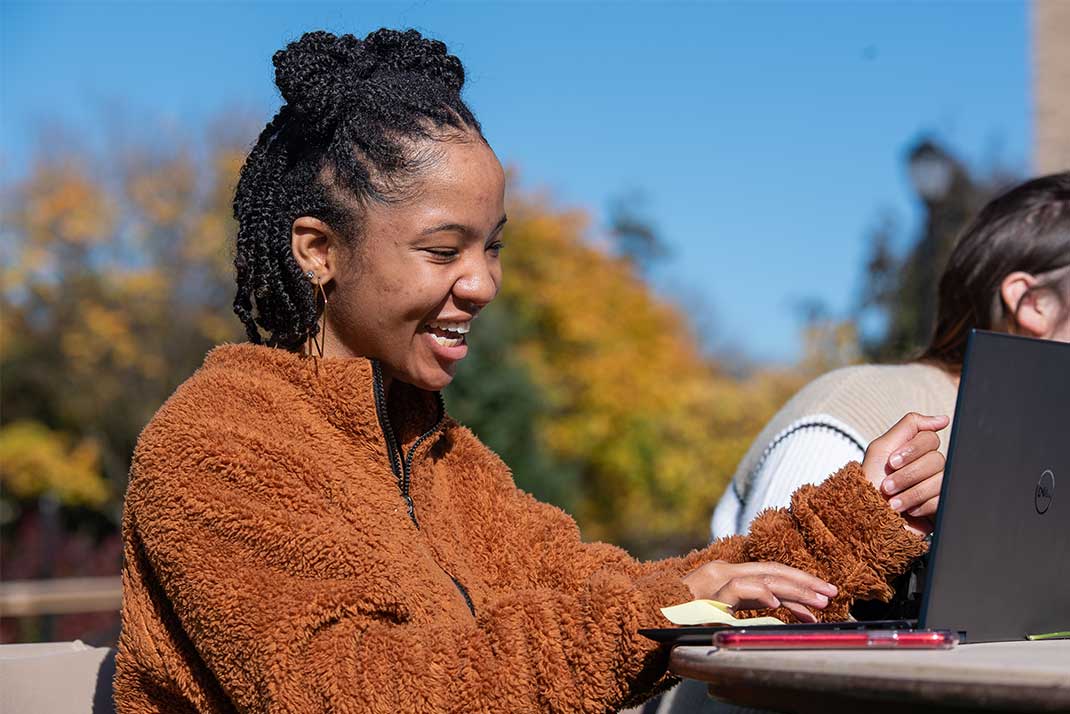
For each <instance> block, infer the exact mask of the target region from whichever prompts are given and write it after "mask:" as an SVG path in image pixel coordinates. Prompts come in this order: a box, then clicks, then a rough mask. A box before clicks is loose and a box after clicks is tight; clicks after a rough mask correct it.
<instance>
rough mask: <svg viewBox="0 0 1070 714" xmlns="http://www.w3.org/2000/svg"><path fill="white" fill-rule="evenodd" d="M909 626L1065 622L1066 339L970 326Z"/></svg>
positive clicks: (1069, 431)
mask: <svg viewBox="0 0 1070 714" xmlns="http://www.w3.org/2000/svg"><path fill="white" fill-rule="evenodd" d="M928 571H929V572H928V582H927V583H926V587H925V593H924V596H923V599H922V605H921V612H920V613H919V615H920V617H919V626H921V627H930V628H938V629H949V630H964V631H965V632H966V638H967V640H968V641H970V642H987V641H996V640H1018V639H1022V638H1024V637H1025V636H1026V635H1029V634H1041V633H1046V632H1055V631H1062V630H1070V344H1062V343H1058V342H1051V341H1046V340H1034V339H1028V338H1024V337H1016V336H1013V335H1006V334H999V333H992V332H982V331H978V330H975V331H973V333H972V334H971V335H970V340H969V343H968V345H967V349H966V360H965V364H964V365H963V371H962V380H961V382H960V384H959V392H958V401H957V403H956V407H955V424H954V427H953V428H952V432H951V445H950V448H949V449H948V462H947V467H946V469H945V472H944V482H943V487H942V489H941V492H940V509H939V512H938V514H937V520H936V527H935V529H934V531H933V542H932V547H931V550H930V555H929V568H928Z"/></svg>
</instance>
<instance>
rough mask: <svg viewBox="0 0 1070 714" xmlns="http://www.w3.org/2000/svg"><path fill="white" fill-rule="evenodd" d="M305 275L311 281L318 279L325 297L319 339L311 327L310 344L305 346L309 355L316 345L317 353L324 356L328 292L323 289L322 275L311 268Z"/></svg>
mask: <svg viewBox="0 0 1070 714" xmlns="http://www.w3.org/2000/svg"><path fill="white" fill-rule="evenodd" d="M305 277H307V278H308V279H309V281H312V280H315V281H316V285H317V286H318V287H319V289H320V295H321V296H322V297H323V326H322V327H320V330H319V333H320V334H319V339H317V338H316V335H315V334H314V333H313V332H312V329H311V328H310V329H309V331H308V344H307V345H306V346H305V349H306V350H308V355H309V356H310V357H311V356H312V346H313V345H315V346H316V353H317V354H318V355H319V356H320V357H323V347H324V345H326V344H327V292H326V291H325V290H324V289H323V281H322V280H320V277H319V276H318V275H316V274H315V273H313V272H312V271H311V270H310V271H308V272H307V273H305Z"/></svg>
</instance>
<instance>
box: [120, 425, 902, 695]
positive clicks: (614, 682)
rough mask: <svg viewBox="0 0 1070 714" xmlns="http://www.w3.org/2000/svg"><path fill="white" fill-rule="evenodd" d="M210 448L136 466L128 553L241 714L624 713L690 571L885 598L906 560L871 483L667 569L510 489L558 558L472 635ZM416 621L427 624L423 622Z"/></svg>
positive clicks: (367, 554) (376, 546)
mask: <svg viewBox="0 0 1070 714" xmlns="http://www.w3.org/2000/svg"><path fill="white" fill-rule="evenodd" d="M203 441H213V442H215V443H219V442H220V439H219V437H218V435H214V434H207V433H206V434H198V433H191V434H189V435H188V436H187V437H186V439H185V441H184V442H181V443H179V442H174V443H170V444H169V445H168V448H167V449H165V450H164V449H161V450H147V451H143V452H142V453H141V455H140V457H139V458H136V459H135V468H134V472H133V474H132V479H131V487H130V492H129V495H128V502H127V508H128V511H129V512H128V520H127V523H128V528H129V529H130V530H131V533H129V534H128V536H129V537H130V538H131V539H133V540H134V541H135V542H136V543H137V544H138V548H139V549H140V550H141V552H142V553H143V554H144V557H145V560H146V561H147V563H148V564H149V567H150V570H151V572H152V573H153V574H154V577H155V579H156V580H157V581H158V584H159V587H160V589H161V590H162V593H163V598H162V601H161V602H160V603H159V605H158V606H159V608H160V609H161V610H162V611H165V612H166V613H167V615H166V618H167V619H170V618H173V619H174V620H175V621H177V622H178V623H179V626H180V628H181V633H182V634H181V637H182V639H186V640H188V642H189V643H190V647H191V651H190V652H189V654H188V656H189V657H190V658H191V660H192V661H201V662H203V663H204V665H205V666H206V667H207V668H208V669H210V670H211V672H212V673H213V675H214V677H215V680H216V682H217V683H218V686H219V687H220V688H221V690H222V691H223V692H224V693H225V695H226V696H227V697H228V698H229V699H230V700H231V702H233V703H234V705H235V708H236V709H237V710H239V711H243V712H283V711H287V712H288V711H301V712H318V711H367V712H384V713H385V712H414V713H415V712H428V711H436V712H470V711H511V712H536V711H542V712H604V711H610V710H613V709H614V708H616V707H619V706H620V705H621V704H623V703H625V702H627V701H629V700H631V699H632V698H634V697H636V696H638V695H642V694H644V693H645V692H646V690H648V689H649V688H650V687H651V686H653V685H654V684H656V683H657V682H659V681H663V678H664V671H665V664H666V660H667V652H666V651H665V650H664V649H660V648H657V647H655V646H653V645H652V644H651V643H649V642H646V641H645V640H643V639H642V638H640V637H639V636H638V635H637V634H636V630H637V629H638V628H640V627H644V626H658V625H659V624H662V621H661V616H660V614H659V613H658V608H660V607H663V606H665V605H668V604H673V603H676V602H680V601H683V600H686V599H687V598H688V597H689V594H688V591H687V588H686V587H685V586H684V585H683V584H682V583H681V582H680V575H681V574H682V572H685V571H686V569H688V568H689V567H691V565H692V564H694V563H697V562H701V561H702V560H703V559H710V558H718V557H723V558H727V559H733V560H738V559H743V558H745V557H749V556H750V555H751V554H760V555H762V556H763V557H770V556H775V557H774V559H781V560H785V561H789V562H792V563H793V564H794V563H795V562H800V563H805V564H807V565H810V566H812V568H813V569H815V570H818V571H819V572H820V570H821V569H822V568H829V569H830V570H829V572H834V573H836V574H837V575H843V576H844V578H848V579H850V578H854V580H858V581H859V582H860V583H864V584H868V586H869V587H871V589H872V588H877V589H879V586H878V581H880V580H881V578H883V577H884V576H885V575H886V574H887V573H888V570H889V569H894V568H895V567H897V564H898V563H900V561H902V562H903V564H904V565H905V561H906V559H907V557H908V553H909V552H910V551H911V548H912V546H911V545H910V542H909V540H908V538H907V537H906V536H904V534H903V533H904V532H903V531H902V526H901V522H899V520H898V516H895V514H894V513H893V512H892V511H890V509H887V507H886V506H885V505H884V504H883V501H881V500H880V497H879V495H878V494H876V492H873V494H872V496H873V497H872V498H869V497H868V494H866V493H865V492H864V488H869V486H868V484H866V483H865V482H864V480H861V477H860V475H859V473H858V472H857V469H855V470H854V471H852V470H850V469H847V470H845V471H844V472H841V474H837V476H835V477H833V478H831V479H829V481H828V482H826V484H823V485H822V486H820V487H817V488H813V489H812V490H810V491H804V492H801V493H800V494H799V495H798V496H797V501H798V503H797V504H796V505H797V507H796V508H795V510H793V511H792V512H791V513H789V512H786V511H780V512H770V513H767V514H765V515H763V516H762V517H761V518H762V519H763V523H768V528H765V529H759V530H758V531H757V532H756V533H755V535H754V536H752V537H751V539H749V540H745V539H734V540H730V541H721V542H719V543H716V544H714V545H712V546H710V547H709V548H707V549H706V550H704V551H699V552H697V553H693V554H692V555H691V556H689V557H688V558H684V559H677V560H673V561H661V562H659V563H653V564H641V563H638V562H637V561H634V560H633V559H631V558H629V557H628V556H627V555H626V554H624V553H623V551H620V550H619V549H615V548H613V547H611V546H606V545H597V544H596V545H591V546H585V545H584V544H582V543H581V542H580V540H579V538H578V534H577V533H576V531H575V525H574V524H571V525H569V524H570V523H571V519H568V517H567V516H565V515H564V514H563V513H561V512H560V511H556V509H554V510H550V511H548V510H546V507H542V506H541V505H540V504H537V503H535V502H533V501H532V500H531V499H530V497H527V496H525V495H523V494H520V493H518V492H517V491H516V490H515V488H513V489H512V490H511V491H509V490H507V489H506V490H503V491H502V492H501V493H500V494H498V495H499V496H501V497H503V499H504V500H501V502H500V503H499V505H500V506H502V508H503V509H505V512H504V513H503V514H501V517H506V518H508V517H516V518H517V519H519V521H518V522H516V523H514V527H513V528H511V529H509V530H510V531H511V532H513V533H522V532H523V531H524V529H525V528H527V527H529V526H530V527H531V528H539V529H543V530H544V531H545V532H546V533H547V534H552V535H553V536H554V543H556V544H557V545H559V546H560V552H556V553H555V554H554V555H553V557H552V558H551V559H550V561H549V562H547V563H545V564H543V565H542V566H540V567H539V568H534V566H533V571H534V570H537V571H538V573H539V575H538V578H536V579H535V580H528V581H526V582H524V583H518V584H517V587H516V588H515V591H514V592H511V593H509V594H507V595H503V596H501V597H499V598H498V599H496V600H495V601H494V602H492V603H490V604H489V606H486V607H483V608H481V609H480V613H479V616H478V618H473V619H472V620H452V619H450V618H446V617H440V618H435V617H433V615H432V616H429V612H430V611H431V610H432V609H433V608H434V607H435V603H433V602H428V603H420V602H419V601H417V602H416V604H412V601H413V599H412V598H411V597H408V598H406V597H403V596H402V594H400V593H399V594H398V597H392V596H391V590H390V588H391V587H395V588H396V587H400V586H398V585H397V581H398V580H399V579H398V578H397V577H396V575H397V574H396V562H398V560H396V559H395V558H393V557H392V555H393V554H392V552H391V547H392V546H391V544H390V543H388V542H382V543H368V542H365V541H361V540H360V539H356V538H355V539H353V540H352V541H351V542H350V541H344V542H339V539H338V537H337V534H338V533H339V532H340V531H343V532H344V530H345V529H351V528H352V527H353V524H352V523H351V522H348V521H347V520H346V518H345V516H344V514H343V513H322V512H317V511H315V510H314V504H312V503H302V502H301V501H300V500H294V501H293V502H292V503H291V504H290V505H289V507H285V508H280V507H279V505H278V503H277V502H276V501H273V500H271V499H268V498H266V497H265V496H264V492H263V488H264V487H263V485H262V484H264V483H265V479H271V480H273V488H275V489H276V490H277V489H278V488H281V487H282V486H281V485H283V484H286V483H293V482H294V479H295V478H299V477H295V476H293V474H292V473H291V472H289V471H288V465H287V464H285V463H281V462H278V461H277V457H278V455H277V454H274V453H272V452H270V450H268V451H266V452H263V453H259V454H252V453H248V452H241V453H238V452H236V451H232V450H231V449H232V448H236V447H230V446H227V447H223V448H221V449H220V450H219V451H217V452H214V453H212V454H210V455H206V453H205V451H204V450H203V449H202V448H199V447H200V444H201V442H203ZM224 441H226V440H224ZM262 451H263V450H262ZM251 463H252V464H255V470H256V471H255V473H248V470H250V469H252V468H253V466H251V465H250V464H251ZM273 463H275V464H276V465H275V466H274V468H272V466H271V464H273ZM205 474H211V477H210V478H209V477H206V476H205ZM863 487H864V488H863ZM870 490H872V489H870ZM299 492H300V491H299V489H297V490H296V491H295V493H299ZM841 501H842V502H841ZM881 509H883V511H887V513H884V512H883V511H882V510H881ZM888 514H891V516H889V515H888ZM892 516H894V518H893V517H892ZM562 518H564V519H565V521H567V522H563V521H562V520H561V519H562ZM530 534H531V532H530V531H529V535H530ZM528 542H529V543H530V542H531V541H530V540H529V541H528ZM889 547H891V548H892V550H893V551H894V553H895V554H896V555H895V556H894V557H892V556H889V555H887V554H885V553H884V549H887V548H889ZM542 554H543V555H544V556H545V555H548V553H547V552H546V551H542ZM328 562H329V563H331V566H330V567H326V566H325V565H324V564H325V563H328ZM338 564H342V565H343V567H342V568H341V570H342V574H340V573H339V565H338ZM570 568H571V569H570ZM511 569H512V568H511ZM867 574H868V575H867ZM867 577H868V579H867ZM841 580H842V579H841ZM834 582H837V581H836V580H834ZM851 582H854V581H853V580H851ZM863 589H864V588H863ZM841 597H849V595H847V594H846V593H845V594H844V595H841ZM405 603H409V604H407V605H406V604H405ZM420 608H424V609H423V611H421V612H419V613H416V612H414V610H416V609H420ZM415 615H421V616H422V617H421V618H418V619H420V620H423V621H427V620H429V619H430V620H431V621H432V622H433V624H431V625H425V624H419V625H416V624H412V623H413V621H414V619H417V618H415V617H414V616H415ZM124 626H125V625H124Z"/></svg>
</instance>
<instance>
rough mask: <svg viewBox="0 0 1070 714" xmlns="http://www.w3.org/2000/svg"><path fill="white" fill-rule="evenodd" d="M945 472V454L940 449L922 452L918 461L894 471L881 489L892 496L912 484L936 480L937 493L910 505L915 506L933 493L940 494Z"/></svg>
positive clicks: (916, 484) (882, 484)
mask: <svg viewBox="0 0 1070 714" xmlns="http://www.w3.org/2000/svg"><path fill="white" fill-rule="evenodd" d="M943 473H944V455H943V454H941V453H940V452H939V451H930V452H928V453H926V454H922V455H921V456H920V457H919V458H918V460H917V461H914V462H912V463H909V464H907V465H906V466H904V467H903V468H901V469H899V470H898V471H894V472H892V474H891V475H890V476H888V477H887V478H885V479H884V481H883V482H881V491H883V492H884V494H885V495H886V496H892V495H895V494H900V493H902V492H903V491H905V490H907V489H908V488H911V487H912V486H920V485H922V484H926V483H928V482H930V481H935V482H936V494H929V495H928V496H926V497H925V499H922V500H921V501H918V502H916V503H912V504H911V505H910V507H911V508H913V507H914V506H917V505H920V504H921V503H922V501H924V500H926V499H928V498H932V496H933V495H939V493H940V483H941V482H942V481H943ZM931 485H932V484H929V486H931ZM893 508H894V506H893Z"/></svg>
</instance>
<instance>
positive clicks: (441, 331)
mask: <svg viewBox="0 0 1070 714" xmlns="http://www.w3.org/2000/svg"><path fill="white" fill-rule="evenodd" d="M471 324H472V323H471V321H470V320H469V321H465V322H446V321H443V320H435V321H433V322H429V323H428V324H427V327H426V330H427V333H428V334H429V335H431V338H432V339H433V340H434V341H435V342H436V343H438V344H439V345H441V346H443V347H458V346H460V345H463V344H466V340H465V335H467V334H468V331H469V329H471Z"/></svg>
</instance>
